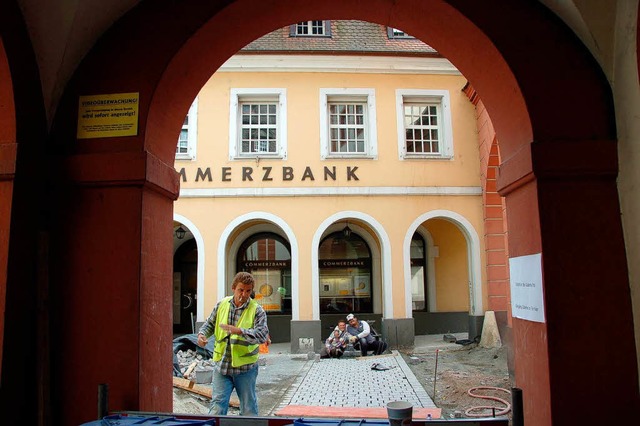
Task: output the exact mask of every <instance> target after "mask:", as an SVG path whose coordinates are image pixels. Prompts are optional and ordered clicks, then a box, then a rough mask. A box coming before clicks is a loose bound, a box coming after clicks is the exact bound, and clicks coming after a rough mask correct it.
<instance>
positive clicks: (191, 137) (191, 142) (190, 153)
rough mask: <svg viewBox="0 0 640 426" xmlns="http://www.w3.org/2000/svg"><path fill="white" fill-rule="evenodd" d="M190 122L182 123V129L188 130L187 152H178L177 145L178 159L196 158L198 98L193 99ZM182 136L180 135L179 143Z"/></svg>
mask: <svg viewBox="0 0 640 426" xmlns="http://www.w3.org/2000/svg"><path fill="white" fill-rule="evenodd" d="M187 117H188V124H187V125H186V126H185V125H184V124H183V125H182V129H181V130H187V152H182V153H178V146H177V145H176V160H191V161H194V160H195V159H196V146H197V142H198V98H195V99H194V100H193V103H192V104H191V106H190V107H189V112H188V113H187ZM179 141H180V136H179V135H178V143H179Z"/></svg>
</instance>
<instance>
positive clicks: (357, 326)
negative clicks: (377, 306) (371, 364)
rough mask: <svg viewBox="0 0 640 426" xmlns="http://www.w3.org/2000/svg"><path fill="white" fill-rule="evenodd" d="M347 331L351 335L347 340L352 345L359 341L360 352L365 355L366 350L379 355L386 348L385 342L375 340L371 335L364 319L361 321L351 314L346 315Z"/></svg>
mask: <svg viewBox="0 0 640 426" xmlns="http://www.w3.org/2000/svg"><path fill="white" fill-rule="evenodd" d="M347 323H348V324H349V325H347V333H349V334H350V335H351V337H350V338H349V341H350V342H351V343H353V344H354V345H355V344H356V343H359V345H360V354H361V355H362V356H367V352H369V351H373V355H380V354H382V353H383V352H384V351H386V350H387V344H386V343H385V342H382V341H380V340H376V339H375V337H373V336H372V335H371V327H369V324H368V323H367V322H366V321H361V320H359V319H358V317H356V316H355V315H353V314H349V315H347Z"/></svg>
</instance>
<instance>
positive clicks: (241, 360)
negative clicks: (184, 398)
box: [198, 272, 269, 416]
mask: <svg viewBox="0 0 640 426" xmlns="http://www.w3.org/2000/svg"><path fill="white" fill-rule="evenodd" d="M254 285H255V281H254V279H253V276H252V275H251V274H250V273H248V272H239V273H237V274H236V276H235V277H234V278H233V282H232V284H231V289H232V290H233V296H229V297H225V298H224V299H222V300H221V301H220V302H218V304H217V305H216V306H215V308H214V309H213V312H211V315H209V318H207V321H206V322H205V323H204V324H203V325H202V327H200V330H199V331H198V345H199V346H202V347H204V346H205V345H206V344H207V341H208V338H209V337H211V336H214V337H215V339H216V341H215V346H214V349H213V361H214V362H215V366H216V367H215V369H214V372H213V382H212V387H213V396H212V400H211V408H210V410H209V413H210V414H215V415H226V414H227V411H228V410H229V399H230V398H231V392H232V391H233V389H234V388H235V389H236V393H237V394H238V399H239V400H240V415H241V416H257V415H258V398H257V396H256V380H257V378H258V356H259V352H260V351H259V346H260V344H261V343H266V342H267V341H268V340H269V328H268V326H267V314H266V312H265V311H264V309H263V308H262V306H260V305H259V304H258V302H256V301H255V300H253V299H252V298H251V293H252V292H253V287H254Z"/></svg>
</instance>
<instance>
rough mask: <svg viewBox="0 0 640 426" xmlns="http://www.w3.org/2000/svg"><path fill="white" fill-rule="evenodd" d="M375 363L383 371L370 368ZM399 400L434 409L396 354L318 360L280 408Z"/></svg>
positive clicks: (360, 405) (369, 404)
mask: <svg viewBox="0 0 640 426" xmlns="http://www.w3.org/2000/svg"><path fill="white" fill-rule="evenodd" d="M376 363H377V364H378V365H379V367H378V368H382V370H375V369H372V368H371V367H372V366H373V365H374V364H376ZM398 400H402V401H407V402H410V403H411V404H412V405H413V406H414V407H416V408H419V407H422V408H435V404H434V403H433V401H432V400H431V398H430V397H429V395H428V394H427V392H426V391H425V390H424V388H423V387H422V385H421V384H420V383H419V382H418V380H417V379H416V377H415V375H414V374H413V372H412V371H411V370H410V369H409V366H408V365H407V364H406V363H405V362H404V360H403V359H402V356H400V354H399V353H398V352H397V351H393V352H392V354H389V355H380V356H372V357H357V358H355V357H354V358H345V357H343V358H340V359H320V360H317V361H316V362H314V363H313V364H311V366H310V368H309V370H308V372H307V374H306V375H303V376H301V377H299V379H298V381H297V382H296V383H294V384H293V385H292V386H291V387H290V388H289V390H288V391H287V394H285V396H284V398H283V400H282V401H281V403H280V406H279V407H278V408H279V409H280V408H284V407H285V406H287V405H307V406H332V407H357V408H367V407H386V405H387V403H388V402H391V401H398ZM276 411H277V410H276Z"/></svg>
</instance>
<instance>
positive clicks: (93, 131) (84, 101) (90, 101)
mask: <svg viewBox="0 0 640 426" xmlns="http://www.w3.org/2000/svg"><path fill="white" fill-rule="evenodd" d="M139 99H140V93H138V92H135V93H114V94H110V95H92V96H80V99H79V101H78V132H77V137H78V139H91V138H110V137H116V136H136V135H137V134H138V103H139Z"/></svg>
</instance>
